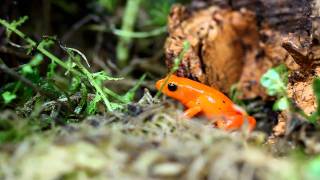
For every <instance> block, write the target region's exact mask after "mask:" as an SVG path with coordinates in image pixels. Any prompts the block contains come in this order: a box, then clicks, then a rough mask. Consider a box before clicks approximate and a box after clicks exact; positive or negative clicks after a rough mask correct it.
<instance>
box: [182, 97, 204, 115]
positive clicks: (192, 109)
mask: <svg viewBox="0 0 320 180" xmlns="http://www.w3.org/2000/svg"><path fill="white" fill-rule="evenodd" d="M186 106H187V107H188V109H187V110H186V111H184V113H183V115H184V116H185V117H188V118H192V117H193V116H195V115H196V114H198V113H199V112H200V111H201V110H202V108H201V107H200V106H199V105H198V104H197V103H196V102H194V101H190V102H188V103H187V104H186Z"/></svg>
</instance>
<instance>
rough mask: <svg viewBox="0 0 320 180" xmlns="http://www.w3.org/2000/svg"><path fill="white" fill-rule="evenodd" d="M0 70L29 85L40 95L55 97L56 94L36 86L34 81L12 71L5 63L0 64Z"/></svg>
mask: <svg viewBox="0 0 320 180" xmlns="http://www.w3.org/2000/svg"><path fill="white" fill-rule="evenodd" d="M0 70H1V71H3V72H4V73H6V74H8V75H10V76H11V77H13V78H14V79H16V80H18V81H20V82H22V83H23V84H25V85H26V86H28V87H30V88H31V89H32V90H34V91H36V92H38V93H40V94H41V95H44V96H47V97H50V98H56V96H55V95H54V94H53V93H50V92H48V91H45V90H44V89H42V88H41V87H39V86H36V85H35V84H34V83H32V82H31V81H30V80H28V79H27V78H25V77H23V76H21V75H20V74H18V73H17V72H15V71H13V70H12V69H10V68H9V67H8V66H6V65H5V64H0Z"/></svg>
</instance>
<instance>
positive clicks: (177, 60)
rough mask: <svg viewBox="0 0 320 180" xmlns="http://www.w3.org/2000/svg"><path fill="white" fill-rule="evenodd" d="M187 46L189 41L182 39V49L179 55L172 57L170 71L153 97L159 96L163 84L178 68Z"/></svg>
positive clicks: (188, 46)
mask: <svg viewBox="0 0 320 180" xmlns="http://www.w3.org/2000/svg"><path fill="white" fill-rule="evenodd" d="M189 48H190V43H189V42H188V41H184V42H183V49H182V51H181V52H180V54H179V56H178V57H176V58H175V59H174V61H173V63H174V64H173V67H172V69H171V70H170V72H169V74H168V76H167V78H166V80H165V81H164V83H163V84H162V86H161V87H160V89H159V91H158V92H157V94H156V95H155V97H154V98H155V99H157V98H158V97H159V96H160V94H161V92H162V89H163V88H164V86H165V85H166V84H167V82H168V80H169V78H170V76H171V75H172V74H173V73H175V72H176V71H177V70H178V69H179V66H180V63H181V61H182V59H183V56H184V55H185V53H186V52H187V51H188V50H189Z"/></svg>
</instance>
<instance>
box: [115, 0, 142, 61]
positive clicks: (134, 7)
mask: <svg viewBox="0 0 320 180" xmlns="http://www.w3.org/2000/svg"><path fill="white" fill-rule="evenodd" d="M140 3H141V0H128V1H127V4H126V8H125V11H124V16H123V19H122V26H121V30H122V31H125V32H128V33H131V32H132V31H133V27H134V24H135V21H136V19H137V15H138V12H139V6H140ZM131 41H132V38H131V37H122V36H121V37H119V42H118V44H117V49H116V53H117V61H118V65H119V66H120V67H124V66H125V65H127V64H128V62H127V61H128V58H129V49H130V48H129V46H130V44H131Z"/></svg>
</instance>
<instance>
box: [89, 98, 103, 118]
mask: <svg viewBox="0 0 320 180" xmlns="http://www.w3.org/2000/svg"><path fill="white" fill-rule="evenodd" d="M101 100H102V98H101V96H99V93H96V96H95V97H94V98H93V100H92V101H90V102H89V104H88V106H87V108H86V113H87V114H89V115H91V114H94V113H95V112H96V111H97V103H98V102H99V101H101Z"/></svg>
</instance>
